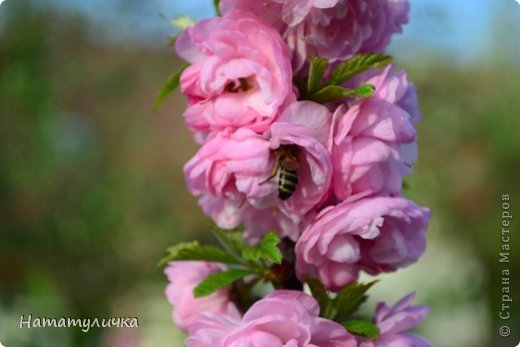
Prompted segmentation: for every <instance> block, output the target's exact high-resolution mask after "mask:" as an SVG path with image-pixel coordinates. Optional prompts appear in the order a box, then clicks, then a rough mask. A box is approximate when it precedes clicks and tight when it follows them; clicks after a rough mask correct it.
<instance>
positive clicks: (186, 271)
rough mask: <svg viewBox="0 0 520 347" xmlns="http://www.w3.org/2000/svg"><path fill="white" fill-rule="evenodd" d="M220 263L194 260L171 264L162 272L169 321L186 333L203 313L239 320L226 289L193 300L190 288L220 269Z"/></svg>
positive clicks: (221, 267)
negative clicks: (165, 278)
mask: <svg viewBox="0 0 520 347" xmlns="http://www.w3.org/2000/svg"><path fill="white" fill-rule="evenodd" d="M224 268H225V267H224V266H223V265H220V264H213V263H208V262H198V261H174V262H170V263H169V265H168V267H167V268H166V269H165V271H164V272H165V274H166V276H167V277H168V280H169V282H170V284H169V285H168V287H167V288H166V298H167V299H168V301H169V302H170V304H172V305H173V321H174V322H175V325H177V326H178V327H179V328H181V329H183V330H188V329H189V327H190V326H191V325H192V324H193V323H194V322H195V320H196V319H197V317H198V316H199V314H200V313H201V312H203V311H210V312H214V313H218V314H219V315H224V316H230V317H239V316H240V314H239V313H238V310H237V308H236V307H235V304H233V303H232V302H231V300H230V298H229V288H222V289H220V290H218V291H217V292H215V293H213V294H211V295H208V296H205V297H202V298H195V297H194V296H193V289H194V288H195V287H196V286H197V285H198V284H199V283H200V282H202V281H203V280H204V279H205V278H206V276H207V275H209V274H211V273H214V272H218V271H221V270H223V269H224Z"/></svg>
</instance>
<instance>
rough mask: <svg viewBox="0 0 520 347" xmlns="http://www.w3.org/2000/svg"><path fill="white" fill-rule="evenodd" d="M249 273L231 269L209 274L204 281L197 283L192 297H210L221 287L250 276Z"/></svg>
mask: <svg viewBox="0 0 520 347" xmlns="http://www.w3.org/2000/svg"><path fill="white" fill-rule="evenodd" d="M250 274H251V272H250V271H247V270H239V269H231V270H227V271H222V272H216V273H212V274H209V275H208V276H207V277H206V278H205V279H204V281H202V282H201V283H199V285H198V286H196V287H195V289H194V290H193V296H195V297H196V298H201V297H203V296H207V295H210V294H211V293H213V292H215V291H217V290H219V289H220V288H222V287H226V286H229V285H231V284H233V283H234V282H236V281H238V280H240V279H242V278H244V277H246V276H248V275H250Z"/></svg>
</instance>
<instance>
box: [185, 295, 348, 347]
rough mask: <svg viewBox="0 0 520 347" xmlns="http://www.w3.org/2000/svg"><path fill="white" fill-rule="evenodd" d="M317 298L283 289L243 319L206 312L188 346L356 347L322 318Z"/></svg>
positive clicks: (339, 328)
mask: <svg viewBox="0 0 520 347" xmlns="http://www.w3.org/2000/svg"><path fill="white" fill-rule="evenodd" d="M318 314H319V306H318V303H317V302H316V300H315V299H314V298H312V297H311V296H309V295H307V294H305V293H303V292H299V291H289V290H279V291H275V292H273V293H271V294H270V295H268V296H266V297H265V298H264V299H262V300H260V301H258V302H256V303H255V304H254V305H253V306H251V308H250V309H249V310H248V311H247V312H246V313H245V314H244V317H243V318H242V319H237V318H232V319H230V318H227V317H223V316H221V315H218V314H214V313H210V312H208V313H204V314H202V315H201V317H200V319H199V320H198V321H197V322H196V323H195V324H194V325H192V327H191V328H190V331H189V337H188V339H187V340H186V345H187V346H188V347H246V346H247V347H266V346H269V347H318V346H319V347H355V346H357V343H356V340H355V339H354V337H353V336H352V335H350V334H349V333H348V332H347V331H346V330H345V328H343V327H342V326H341V325H340V324H338V323H336V322H333V321H330V320H327V319H324V318H320V317H318Z"/></svg>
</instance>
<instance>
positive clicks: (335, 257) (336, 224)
mask: <svg viewBox="0 0 520 347" xmlns="http://www.w3.org/2000/svg"><path fill="white" fill-rule="evenodd" d="M429 217H430V211H429V210H428V209H426V208H421V207H419V206H417V205H416V204H414V203H413V202H411V201H409V200H406V199H404V198H401V197H373V198H365V199H362V200H358V201H355V202H349V201H348V200H347V201H345V202H343V203H341V204H339V205H337V206H334V207H329V208H327V209H325V210H323V211H322V212H321V213H320V214H319V215H318V217H317V218H316V220H315V221H314V222H313V223H312V224H311V225H310V226H309V227H307V229H306V230H305V231H304V232H303V234H302V236H301V237H300V239H299V240H298V242H297V244H296V271H297V273H298V275H299V276H300V277H301V278H302V279H303V276H304V275H310V276H311V277H315V278H318V279H319V280H320V281H321V282H322V283H323V284H324V285H325V286H326V287H327V288H329V289H331V290H339V289H341V288H342V287H343V286H345V285H347V284H349V283H351V282H353V281H355V280H356V279H357V277H358V274H359V271H360V270H365V271H366V272H368V273H370V274H378V273H381V272H390V271H395V270H397V269H398V268H402V267H405V266H408V265H410V264H412V263H414V262H415V261H417V259H418V258H419V257H420V256H421V255H422V254H423V252H424V250H425V232H426V228H427V225H428V219H429Z"/></svg>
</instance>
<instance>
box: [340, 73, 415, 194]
mask: <svg viewBox="0 0 520 347" xmlns="http://www.w3.org/2000/svg"><path fill="white" fill-rule="evenodd" d="M356 83H359V84H363V83H370V84H373V85H374V86H375V87H376V93H375V95H374V96H373V97H371V98H367V99H361V100H356V101H354V102H351V103H349V104H347V105H348V106H346V105H341V106H339V107H338V108H337V109H336V111H335V113H334V125H333V127H334V129H333V143H332V162H333V165H334V177H333V191H334V194H335V196H336V198H337V199H339V200H344V199H346V198H348V197H350V196H352V195H356V194H362V195H372V194H398V193H399V192H400V191H401V186H402V176H404V175H407V174H409V173H410V172H411V169H412V165H413V163H414V162H415V161H416V160H417V144H416V131H415V128H414V124H416V123H417V122H418V120H419V110H418V106H417V98H416V93H415V88H414V87H413V85H411V84H410V83H408V81H407V79H406V74H405V73H404V71H399V72H395V71H394V70H393V69H392V67H391V66H390V67H388V68H386V69H385V70H383V71H377V72H374V71H371V72H369V73H367V74H365V75H363V76H360V77H358V78H356Z"/></svg>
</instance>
